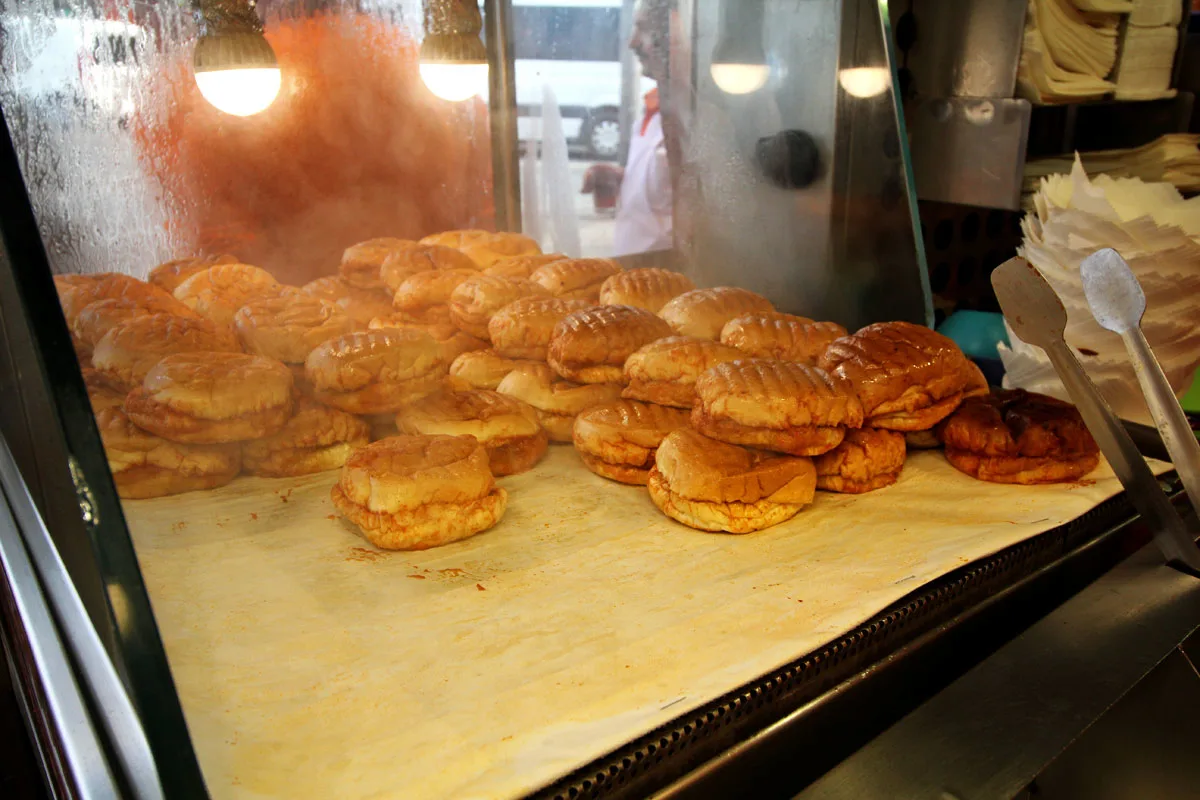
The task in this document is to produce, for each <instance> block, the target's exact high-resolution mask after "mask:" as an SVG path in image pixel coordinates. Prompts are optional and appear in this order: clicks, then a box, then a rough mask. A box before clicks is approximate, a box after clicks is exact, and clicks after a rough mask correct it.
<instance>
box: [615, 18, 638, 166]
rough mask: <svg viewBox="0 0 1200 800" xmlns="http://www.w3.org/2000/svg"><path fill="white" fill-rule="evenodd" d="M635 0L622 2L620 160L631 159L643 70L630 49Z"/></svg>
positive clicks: (620, 30)
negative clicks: (635, 114)
mask: <svg viewBox="0 0 1200 800" xmlns="http://www.w3.org/2000/svg"><path fill="white" fill-rule="evenodd" d="M634 2H635V0H624V2H623V3H622V4H621V23H620V28H619V36H620V37H621V109H620V111H619V112H618V113H619V117H618V119H619V120H620V121H619V125H620V127H621V152H620V155H618V157H617V158H618V162H619V163H621V164H624V163H625V162H627V161H628V160H629V140H630V139H631V138H632V136H633V112H634V109H636V108H637V107H638V88H639V87H640V86H641V75H642V73H641V71H640V70H639V69H638V63H637V59H636V58H634V56H633V51H632V50H630V49H629V37H630V36H632V35H633V12H634Z"/></svg>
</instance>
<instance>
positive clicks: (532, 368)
mask: <svg viewBox="0 0 1200 800" xmlns="http://www.w3.org/2000/svg"><path fill="white" fill-rule="evenodd" d="M56 282H57V284H58V288H59V294H60V298H61V301H62V305H63V310H64V313H65V315H66V317H67V321H68V324H69V326H70V329H71V332H72V340H73V343H74V344H75V347H76V349H77V351H78V354H79V357H80V361H81V363H82V364H83V365H85V378H86V381H87V385H88V390H89V396H90V398H91V400H92V403H93V408H94V410H95V412H96V418H97V421H98V424H99V427H100V431H101V435H102V439H103V442H104V446H105V449H106V452H107V455H108V460H109V464H110V466H111V467H112V470H113V474H114V478H115V481H116V485H117V488H118V491H119V493H120V494H121V496H122V497H126V498H140V497H156V496H162V495H166V494H173V493H178V492H185V491H191V490H195V489H205V488H213V487H216V486H220V485H223V484H225V483H227V482H229V481H230V480H232V479H233V478H234V477H235V476H237V475H238V474H239V473H243V472H244V473H248V474H253V475H262V476H275V477H281V476H296V475H304V474H309V473H314V472H321V471H325V470H332V469H339V468H340V469H341V476H340V478H339V480H338V482H337V484H336V486H335V487H334V488H333V491H332V499H333V502H334V504H335V506H336V507H337V508H338V509H339V510H340V511H341V512H342V513H343V514H344V515H345V516H346V517H347V518H348V519H350V520H351V521H352V522H354V523H355V524H356V525H357V526H358V527H359V528H360V529H361V530H362V531H363V533H364V534H365V535H366V536H367V538H368V539H370V540H371V541H372V542H373V543H375V544H376V545H378V546H380V547H385V548H395V549H420V548H425V547H432V546H436V545H440V544H445V543H448V542H452V541H456V540H459V539H463V538H466V537H468V536H472V535H474V534H476V533H479V532H481V531H483V530H486V529H488V528H490V527H491V526H493V525H495V524H496V522H498V521H499V519H500V518H501V517H502V515H503V513H504V511H505V508H506V504H507V494H506V492H505V490H504V489H502V488H499V487H497V486H496V483H495V479H496V478H497V477H502V476H505V475H512V474H515V473H518V472H522V471H525V470H528V469H530V468H532V467H533V466H534V465H535V464H536V463H537V462H538V460H539V459H540V458H541V457H542V456H543V455H544V453H545V452H546V449H547V447H548V443H549V442H562V443H571V442H573V443H574V445H575V448H576V450H577V451H578V453H579V455H580V457H581V459H582V461H583V463H584V464H585V465H586V466H587V467H588V468H589V469H591V470H592V471H593V472H596V473H597V474H599V475H601V476H604V477H606V478H609V479H612V480H615V481H619V482H622V483H627V484H635V485H645V486H647V487H648V489H649V492H650V496H651V498H652V499H653V501H654V503H655V504H656V505H657V506H658V507H659V508H660V509H661V510H662V511H663V512H664V513H665V514H667V515H668V516H670V517H672V518H674V519H676V520H679V521H681V522H683V523H685V524H687V525H689V526H691V527H694V528H699V529H702V530H714V531H715V530H724V531H730V532H747V531H752V530H760V529H762V528H764V527H767V526H769V525H773V524H776V523H778V522H781V521H783V520H785V519H788V518H790V517H791V516H793V515H795V514H796V513H797V512H798V511H799V510H800V509H801V508H803V507H804V506H805V505H807V504H809V503H810V502H812V500H813V496H814V492H815V490H816V489H818V488H819V489H825V490H829V491H840V492H864V491H870V490H872V489H877V488H880V487H883V486H887V485H889V484H891V483H894V482H895V481H896V479H897V476H898V475H899V472H900V469H901V467H902V466H903V463H904V458H905V451H906V442H905V436H906V435H908V436H910V437H916V438H910V442H913V443H916V444H919V445H922V446H924V445H928V444H936V443H937V442H936V440H935V439H933V437H932V436H931V434H930V431H932V430H933V429H934V428H935V426H938V425H939V423H942V421H943V420H945V419H946V418H947V417H949V416H950V415H951V414H952V412H954V411H955V410H956V408H958V406H959V405H960V404H961V403H962V402H963V401H964V399H966V398H971V397H974V396H982V395H986V394H987V386H986V383H985V382H984V380H983V377H982V375H981V374H980V373H979V371H978V369H976V368H975V367H974V365H972V364H971V362H970V361H968V360H967V359H966V358H965V357H964V356H963V355H962V353H961V352H960V351H959V350H958V349H957V348H956V347H955V346H954V345H953V344H952V343H951V342H950V341H949V340H947V339H945V338H944V337H942V336H939V335H938V334H936V333H934V332H932V331H930V330H928V329H926V328H922V327H920V326H916V325H911V324H908V323H901V322H895V323H882V324H878V325H872V326H868V327H867V328H864V329H863V330H861V331H859V332H857V333H856V334H854V335H847V332H846V331H845V330H844V329H842V328H840V327H839V326H837V325H836V324H834V323H829V322H815V321H813V320H809V319H805V318H802V317H797V316H793V315H789V314H782V313H779V312H776V311H775V310H774V309H773V307H772V306H771V304H770V302H768V301H767V300H766V299H765V298H763V297H761V296H759V295H757V294H754V293H753V292H749V291H746V290H743V289H737V288H732V287H718V288H714V289H696V288H695V287H694V286H693V285H692V283H691V282H690V281H689V280H688V279H687V278H686V277H684V276H682V275H680V274H677V273H674V272H670V271H667V270H661V269H636V270H628V271H626V270H622V268H621V267H620V265H619V264H617V263H616V262H614V261H611V260H607V259H568V258H565V257H563V256H559V255H554V254H542V253H540V252H539V251H538V248H537V246H536V244H535V243H534V242H533V241H532V240H529V239H528V238H526V237H523V236H520V235H517V234H497V233H489V232H485V231H473V230H472V231H450V232H447V233H443V234H438V235H436V236H433V237H427V238H426V239H424V240H421V241H410V240H404V239H372V240H369V241H366V242H361V243H359V244H356V245H354V246H352V247H350V248H348V249H347V250H346V251H345V254H344V256H343V259H342V262H341V265H340V267H339V270H338V273H337V274H336V275H330V276H328V277H325V278H320V279H318V280H316V281H313V282H312V283H310V284H308V285H306V286H304V287H300V288H296V287H289V286H285V285H283V284H280V283H279V282H278V281H276V280H275V278H274V277H273V276H271V275H270V274H269V273H267V272H266V271H264V270H262V269H259V268H257V267H253V266H250V265H247V264H241V263H238V262H237V260H236V259H233V258H230V257H221V258H217V259H198V258H196V259H184V260H180V261H175V262H169V263H167V264H163V265H160V266H159V267H156V268H155V269H154V270H152V271H151V273H150V276H149V280H148V281H146V282H143V281H139V280H136V279H134V278H130V277H128V276H125V275H119V274H100V275H89V276H60V277H59V278H58V279H56ZM1006 403H1007V404H1004V403H1001V404H999V405H997V404H995V403H993V404H992V405H991V406H988V408H987V409H984V408H978V409H976V410H975V411H974V412H973V413H972V414H971V415H970V416H969V417H967V418H966V419H965V421H964V423H963V424H962V425H959V426H957V427H956V428H954V429H953V432H954V436H953V444H954V448H953V449H954V451H955V453H956V455H955V456H954V458H952V461H953V463H955V464H956V466H959V468H960V469H963V470H964V471H967V472H970V473H972V474H976V475H977V476H978V477H981V478H984V479H989V480H1001V479H1006V478H1005V476H1007V479H1013V480H1018V479H1022V478H1030V476H1033V477H1034V478H1037V477H1039V476H1040V477H1041V478H1043V479H1045V478H1047V476H1056V477H1055V479H1064V478H1063V477H1062V476H1063V475H1066V474H1068V473H1069V474H1071V475H1074V474H1075V473H1077V472H1078V471H1079V470H1080V469H1083V468H1084V467H1086V466H1087V464H1088V458H1089V454H1088V453H1087V452H1081V453H1079V454H1078V456H1079V458H1078V460H1077V462H1072V463H1074V464H1075V466H1074V467H1072V468H1071V469H1067V470H1064V469H1062V468H1061V465H1060V467H1059V468H1050V467H1047V466H1046V464H1045V463H1044V462H1045V460H1046V459H1050V460H1054V459H1056V458H1057V459H1058V460H1059V461H1062V460H1063V458H1062V456H1063V453H1065V452H1066V451H1067V450H1069V449H1070V447H1074V446H1076V445H1078V446H1080V447H1082V446H1083V445H1082V444H1081V443H1082V442H1083V439H1082V437H1079V436H1075V437H1073V438H1072V437H1065V438H1064V437H1062V436H1058V437H1057V438H1055V437H1054V436H1040V437H1039V436H1032V437H1031V436H1025V435H1024V428H1022V430H1021V431H1016V429H1015V428H1013V427H1012V426H1011V425H1010V428H1011V429H1012V431H1013V435H1011V436H1009V437H1008V441H1007V443H1005V442H1003V441H1000V440H1001V439H1003V437H996V436H991V437H990V438H988V437H984V436H981V435H980V431H979V426H981V425H988V424H990V425H993V427H994V426H995V425H998V424H999V425H1003V424H1006V423H1005V419H1009V421H1011V420H1012V419H1018V418H1019V417H1020V415H1021V414H1022V413H1024V412H1023V411H1021V408H1024V406H1021V404H1020V403H1017V402H1016V400H1012V402H1008V401H1006ZM1039 408H1040V407H1039ZM1068 408H1069V407H1068ZM988 409H990V410H991V411H990V412H989V411H988ZM1071 411H1072V412H1073V409H1071ZM1010 412H1011V413H1010ZM989 413H991V414H992V416H988V414H989ZM1063 413H1065V412H1063ZM996 414H999V415H1000V416H1001V419H1000V421H999V422H997V421H996V419H993V417H995V415H996ZM1005 414H1008V415H1009V416H1008V417H1005V416H1004V415H1005ZM1013 414H1015V415H1016V416H1013ZM1076 416H1077V415H1076ZM1010 418H1011V419H1010ZM985 419H986V420H988V422H983V421H982V420H985ZM1020 419H1023V417H1020ZM1018 421H1019V420H1018ZM1034 427H1035V428H1036V430H1035V433H1036V431H1045V430H1048V423H1046V424H1043V423H1039V424H1038V425H1035V426H1034ZM1078 427H1079V429H1080V430H1082V424H1081V423H1080V425H1079V426H1078ZM1055 430H1056V431H1058V428H1055ZM993 433H994V431H993ZM1083 435H1084V436H1086V431H1085V430H1084V431H1083ZM985 439H986V441H984V440H985ZM1068 439H1070V442H1068V441H1067V440H1068ZM1027 440H1028V441H1027ZM1051 440H1053V441H1056V442H1063V443H1066V444H1062V446H1060V447H1058V449H1055V447H1053V446H1048V444H1047V442H1050V441H1051ZM981 441H983V444H979V442H981ZM947 442H948V445H949V444H950V440H949V439H948V440H947ZM997 442H999V444H997ZM973 448H974V449H973ZM1064 448H1065V449H1064ZM1084 449H1085V450H1086V448H1084ZM1073 452H1074V451H1072V453H1073ZM1091 457H1092V458H1093V461H1092V462H1091V465H1092V466H1094V465H1095V464H1094V445H1093V454H1092V456H1091ZM997 459H1000V461H997ZM1004 459H1008V461H1004ZM1029 459H1033V461H1030V460H1029ZM1038 459H1042V461H1038ZM1068 460H1069V459H1068ZM1051 466H1053V465H1051ZM1089 468H1090V467H1089ZM997 476H999V477H997ZM1013 476H1016V477H1015V478H1014V477H1013Z"/></svg>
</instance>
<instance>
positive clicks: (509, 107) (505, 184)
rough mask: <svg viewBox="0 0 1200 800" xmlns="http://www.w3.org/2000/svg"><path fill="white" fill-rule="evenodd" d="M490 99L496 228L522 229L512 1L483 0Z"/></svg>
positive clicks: (503, 229)
mask: <svg viewBox="0 0 1200 800" xmlns="http://www.w3.org/2000/svg"><path fill="white" fill-rule="evenodd" d="M483 10H484V21H483V24H484V31H485V32H486V37H487V51H488V65H489V69H488V102H489V105H490V111H491V129H492V198H493V200H494V202H495V204H496V227H497V228H498V229H499V230H502V231H520V230H521V173H520V170H519V167H518V159H519V153H518V147H517V141H518V140H517V84H516V68H515V65H514V55H513V49H512V42H513V37H512V0H484V4H483Z"/></svg>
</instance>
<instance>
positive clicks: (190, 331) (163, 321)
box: [92, 314, 242, 389]
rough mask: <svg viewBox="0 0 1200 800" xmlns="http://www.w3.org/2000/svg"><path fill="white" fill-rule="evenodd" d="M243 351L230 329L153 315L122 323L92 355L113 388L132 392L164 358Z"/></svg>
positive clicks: (174, 317)
mask: <svg viewBox="0 0 1200 800" xmlns="http://www.w3.org/2000/svg"><path fill="white" fill-rule="evenodd" d="M241 351H242V348H241V345H239V344H238V341H237V337H236V336H234V335H233V331H231V330H230V329H229V328H226V327H222V326H219V325H214V324H213V323H211V322H209V321H208V320H206V319H189V318H186V317H177V316H174V315H173V314H151V315H149V316H142V317H134V318H133V319H131V320H129V321H128V322H122V323H120V324H118V325H116V326H115V327H113V328H112V330H110V331H109V332H108V333H106V334H104V336H102V337H101V338H100V341H98V342H96V347H95V350H93V352H92V366H93V367H95V368H96V369H97V370H99V371H100V373H101V374H102V375H103V376H104V379H105V380H106V381H108V382H109V383H110V384H112V385H113V386H116V387H122V388H125V389H132V388H133V387H135V386H138V385H140V384H141V382H142V380H143V379H144V378H145V377H146V373H147V372H149V371H150V368H151V367H153V366H154V365H155V364H157V363H158V362H159V361H160V360H161V359H162V358H163V357H164V356H169V355H172V354H174V353H207V352H216V353H240V352H241Z"/></svg>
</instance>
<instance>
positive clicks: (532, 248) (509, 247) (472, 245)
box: [459, 232, 542, 269]
mask: <svg viewBox="0 0 1200 800" xmlns="http://www.w3.org/2000/svg"><path fill="white" fill-rule="evenodd" d="M459 249H460V250H462V251H463V253H465V254H466V255H467V256H468V257H469V258H470V259H471V260H472V261H474V262H475V263H476V264H477V265H478V266H479V268H480V269H487V268H488V267H490V266H492V265H494V264H496V263H498V262H500V261H504V260H505V259H509V258H514V257H516V256H529V255H537V254H538V253H541V252H542V248H541V247H539V246H538V243H537V242H535V241H534V240H533V239H530V238H529V237H528V236H522V235H521V234H519V233H503V232H502V233H491V234H488V235H487V236H484V237H477V238H475V239H473V240H471V241H465V242H463V244H462V245H461V246H460V247H459Z"/></svg>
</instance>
